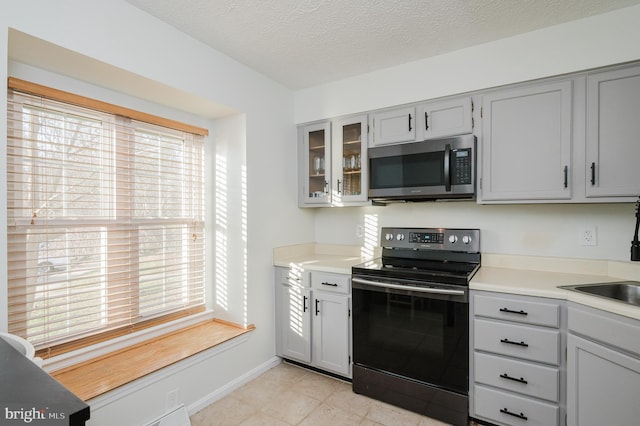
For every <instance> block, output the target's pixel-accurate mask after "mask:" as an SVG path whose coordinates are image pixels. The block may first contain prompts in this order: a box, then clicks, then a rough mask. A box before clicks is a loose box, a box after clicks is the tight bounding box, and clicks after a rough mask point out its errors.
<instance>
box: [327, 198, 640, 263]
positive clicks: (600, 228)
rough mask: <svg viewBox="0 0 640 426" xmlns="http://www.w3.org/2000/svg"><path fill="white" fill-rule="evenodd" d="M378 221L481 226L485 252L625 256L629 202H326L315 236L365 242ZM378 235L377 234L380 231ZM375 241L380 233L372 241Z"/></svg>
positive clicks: (384, 223)
mask: <svg viewBox="0 0 640 426" xmlns="http://www.w3.org/2000/svg"><path fill="white" fill-rule="evenodd" d="M371 221H373V222H375V223H377V225H378V229H379V227H380V226H405V227H406V226H408V227H434V228H437V227H445V228H479V229H480V230H481V233H480V238H481V247H480V249H481V251H482V252H484V253H500V254H519V255H529V256H556V257H569V258H585V259H611V260H629V255H630V252H629V250H630V247H631V244H630V242H631V240H632V237H633V229H634V228H633V227H634V224H635V219H634V208H633V205H632V204H629V203H626V204H589V205H586V204H560V205H557V204H556V205H551V204H546V205H544V204H531V205H507V206H505V205H477V204H476V203H475V202H473V201H454V202H436V203H433V202H432V203H408V204H390V205H388V206H383V207H380V206H376V207H374V206H369V207H361V208H357V207H351V208H333V209H331V208H327V209H323V210H322V211H321V212H318V214H317V215H316V241H318V242H323V243H334V244H355V245H360V246H366V245H367V243H370V241H367V240H366V238H367V235H366V234H365V235H364V236H363V235H362V233H361V232H360V231H359V227H366V226H367V223H370V222H371ZM591 226H595V227H596V228H597V240H598V241H597V242H598V245H597V246H583V245H582V244H581V241H580V238H579V237H580V230H581V229H582V228H583V227H591ZM378 237H379V236H378ZM378 241H379V238H378V239H377V240H376V241H375V242H376V243H377V242H378Z"/></svg>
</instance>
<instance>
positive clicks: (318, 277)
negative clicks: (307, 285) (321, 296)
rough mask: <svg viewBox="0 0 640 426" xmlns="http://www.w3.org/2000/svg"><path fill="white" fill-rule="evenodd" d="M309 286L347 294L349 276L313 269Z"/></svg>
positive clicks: (348, 290) (349, 285)
mask: <svg viewBox="0 0 640 426" xmlns="http://www.w3.org/2000/svg"><path fill="white" fill-rule="evenodd" d="M311 288H313V289H317V290H323V291H331V292H335V293H344V294H349V292H350V290H351V276H350V275H344V274H332V273H330V272H315V271H313V272H311Z"/></svg>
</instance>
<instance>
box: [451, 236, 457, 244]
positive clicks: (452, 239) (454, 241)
mask: <svg viewBox="0 0 640 426" xmlns="http://www.w3.org/2000/svg"><path fill="white" fill-rule="evenodd" d="M457 241H458V237H457V236H455V235H449V242H450V243H451V244H455V243H456V242H457Z"/></svg>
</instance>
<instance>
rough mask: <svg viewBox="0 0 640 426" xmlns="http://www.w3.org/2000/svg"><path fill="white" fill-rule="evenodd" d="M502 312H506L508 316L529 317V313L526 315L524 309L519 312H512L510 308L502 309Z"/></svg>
mask: <svg viewBox="0 0 640 426" xmlns="http://www.w3.org/2000/svg"><path fill="white" fill-rule="evenodd" d="M500 312H506V313H508V314H518V315H529V314H528V313H526V312H525V311H523V310H522V309H520V310H519V311H512V310H511V309H509V308H500Z"/></svg>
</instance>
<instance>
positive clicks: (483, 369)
mask: <svg viewBox="0 0 640 426" xmlns="http://www.w3.org/2000/svg"><path fill="white" fill-rule="evenodd" d="M473 358H474V367H473V369H474V370H473V371H474V373H473V376H474V381H475V382H477V383H484V384H487V385H492V386H495V387H499V388H502V389H505V390H508V391H514V392H519V393H522V394H525V395H528V396H534V397H536V398H540V399H546V400H549V401H551V402H559V400H560V370H559V369H558V368H553V367H545V366H543V365H539V364H532V363H529V362H525V361H518V360H515V359H510V358H502V357H499V356H495V355H489V354H484V353H479V352H476V353H474V355H473Z"/></svg>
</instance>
